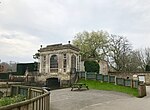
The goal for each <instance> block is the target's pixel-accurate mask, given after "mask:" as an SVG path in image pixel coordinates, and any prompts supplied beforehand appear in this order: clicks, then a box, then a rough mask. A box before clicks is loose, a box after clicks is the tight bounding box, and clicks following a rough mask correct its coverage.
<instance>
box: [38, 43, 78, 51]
mask: <svg viewBox="0 0 150 110" xmlns="http://www.w3.org/2000/svg"><path fill="white" fill-rule="evenodd" d="M63 49H72V50H75V51H80V49H79V48H77V47H75V46H73V45H71V44H65V45H62V44H54V45H48V46H47V47H44V48H40V50H38V51H39V52H45V51H56V50H63Z"/></svg>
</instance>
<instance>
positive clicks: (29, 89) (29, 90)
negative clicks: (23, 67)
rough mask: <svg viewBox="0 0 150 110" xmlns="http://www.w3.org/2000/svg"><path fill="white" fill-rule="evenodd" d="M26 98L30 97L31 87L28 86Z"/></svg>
mask: <svg viewBox="0 0 150 110" xmlns="http://www.w3.org/2000/svg"><path fill="white" fill-rule="evenodd" d="M27 98H28V99H30V98H31V88H28V96H27Z"/></svg>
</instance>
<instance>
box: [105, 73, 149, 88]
mask: <svg viewBox="0 0 150 110" xmlns="http://www.w3.org/2000/svg"><path fill="white" fill-rule="evenodd" d="M108 75H115V76H117V77H120V78H129V79H134V78H133V75H137V76H138V75H144V76H145V83H146V84H147V85H149V84H150V72H132V73H131V72H130V73H125V72H124V73H123V72H109V73H108Z"/></svg>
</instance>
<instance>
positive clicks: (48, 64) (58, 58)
mask: <svg viewBox="0 0 150 110" xmlns="http://www.w3.org/2000/svg"><path fill="white" fill-rule="evenodd" d="M38 52H39V64H40V65H39V75H38V77H37V80H38V81H48V79H50V78H51V79H52V78H58V81H60V84H61V83H62V82H63V81H64V80H65V81H70V80H71V79H72V78H73V75H74V73H75V71H80V63H81V56H80V55H79V49H78V48H77V47H75V46H73V45H71V44H70V43H68V44H65V45H63V44H55V45H48V46H46V47H44V48H42V47H41V48H40V49H39V50H38Z"/></svg>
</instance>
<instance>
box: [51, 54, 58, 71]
mask: <svg viewBox="0 0 150 110" xmlns="http://www.w3.org/2000/svg"><path fill="white" fill-rule="evenodd" d="M50 72H58V58H57V55H52V56H51V58H50Z"/></svg>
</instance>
